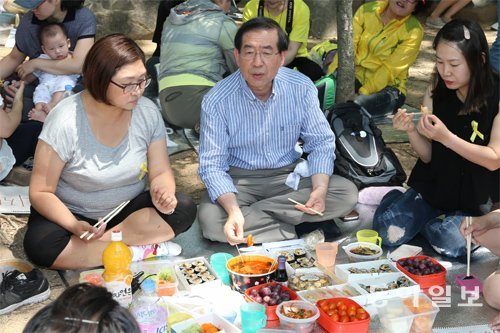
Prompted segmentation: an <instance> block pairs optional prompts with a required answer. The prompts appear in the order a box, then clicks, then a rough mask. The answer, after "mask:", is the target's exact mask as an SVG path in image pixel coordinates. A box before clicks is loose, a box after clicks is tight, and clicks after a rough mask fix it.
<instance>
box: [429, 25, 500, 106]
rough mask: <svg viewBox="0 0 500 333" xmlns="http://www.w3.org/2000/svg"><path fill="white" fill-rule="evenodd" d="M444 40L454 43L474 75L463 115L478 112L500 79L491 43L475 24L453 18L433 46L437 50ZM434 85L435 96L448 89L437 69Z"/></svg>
mask: <svg viewBox="0 0 500 333" xmlns="http://www.w3.org/2000/svg"><path fill="white" fill-rule="evenodd" d="M442 41H448V42H452V43H454V44H455V45H456V46H457V47H458V48H459V49H460V51H461V52H462V54H463V56H464V58H465V61H466V62H467V66H468V67H469V72H470V74H471V75H470V80H469V90H468V92H467V97H466V98H465V102H464V108H463V110H462V111H461V112H463V113H469V112H478V111H479V109H480V108H481V107H482V106H483V105H485V103H486V99H487V97H488V96H491V94H493V93H494V91H493V89H494V87H496V85H495V79H496V77H497V76H498V75H497V73H495V72H494V71H493V69H492V68H491V65H490V53H489V47H488V41H487V40H486V36H485V35H484V31H483V29H482V28H481V26H480V25H479V24H478V23H477V22H475V21H470V20H464V19H454V20H451V21H450V22H448V23H446V24H445V25H444V26H443V27H442V28H441V30H439V31H438V33H437V35H436V37H435V38H434V42H433V43H432V47H433V48H434V50H436V48H437V46H438V44H439V43H440V42H442ZM433 83H434V85H433V87H434V88H433V90H432V93H434V92H435V91H436V90H437V89H438V88H442V87H444V86H445V84H444V81H443V79H442V78H441V76H440V75H439V73H438V72H437V69H435V71H434V74H433Z"/></svg>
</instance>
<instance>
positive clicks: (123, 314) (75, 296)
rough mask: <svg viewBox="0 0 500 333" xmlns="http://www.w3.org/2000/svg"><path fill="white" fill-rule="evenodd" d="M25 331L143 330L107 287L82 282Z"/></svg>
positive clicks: (94, 332)
mask: <svg viewBox="0 0 500 333" xmlns="http://www.w3.org/2000/svg"><path fill="white" fill-rule="evenodd" d="M23 332H24V333H28V332H37V333H40V332H41V333H43V332H51V333H59V332H60V333H63V332H64V333H98V332H99V333H100V332H119V333H128V332H137V333H138V332H140V329H139V325H138V324H137V321H136V320H135V318H134V316H133V315H132V314H131V313H130V312H129V311H128V310H127V309H126V308H124V307H122V306H121V305H120V304H119V303H118V302H117V301H116V300H114V299H113V296H112V294H111V293H110V292H109V291H108V290H107V289H106V288H103V287H98V286H94V285H91V284H89V283H81V284H77V285H74V286H71V287H69V288H68V289H66V290H65V291H64V292H63V293H62V294H61V295H60V296H59V297H58V298H57V299H56V300H55V301H54V302H53V303H51V304H49V305H47V306H45V307H44V308H43V309H41V310H40V311H38V312H37V313H36V314H35V315H34V316H33V318H31V319H30V320H29V321H28V323H27V324H26V327H24V330H23Z"/></svg>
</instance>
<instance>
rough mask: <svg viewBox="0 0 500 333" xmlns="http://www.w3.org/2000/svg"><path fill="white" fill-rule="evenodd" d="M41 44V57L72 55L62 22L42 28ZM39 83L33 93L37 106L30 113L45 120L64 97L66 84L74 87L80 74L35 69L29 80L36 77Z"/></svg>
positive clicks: (30, 116) (53, 58) (31, 115)
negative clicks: (51, 72) (62, 73)
mask: <svg viewBox="0 0 500 333" xmlns="http://www.w3.org/2000/svg"><path fill="white" fill-rule="evenodd" d="M40 44H41V45H42V51H43V52H44V54H41V55H40V56H39V58H40V59H52V60H63V59H66V58H67V57H71V53H70V51H69V48H70V46H71V42H70V40H69V38H68V36H67V34H66V32H65V31H64V26H63V25H62V24H60V23H50V24H48V25H45V26H43V27H42V28H41V29H40ZM35 76H36V77H38V79H39V81H40V82H39V84H38V86H37V87H36V89H35V92H34V93H33V103H34V104H35V107H34V108H33V109H32V110H31V111H30V112H29V113H28V117H29V119H31V120H38V121H40V122H44V121H45V118H46V117H47V114H48V113H49V112H50V110H52V108H54V106H55V105H56V104H57V103H59V101H60V100H61V99H62V98H63V94H64V90H65V86H67V85H69V86H71V87H72V88H73V87H74V86H75V85H76V81H77V80H78V77H79V76H80V75H77V74H73V75H58V74H50V73H47V72H42V71H35V72H33V75H31V76H30V78H29V80H28V82H30V81H34V80H35V79H36V77H35Z"/></svg>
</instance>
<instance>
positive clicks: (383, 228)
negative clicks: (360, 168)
mask: <svg viewBox="0 0 500 333" xmlns="http://www.w3.org/2000/svg"><path fill="white" fill-rule="evenodd" d="M403 195H404V193H403V192H401V191H399V190H392V191H390V192H388V193H387V194H386V195H385V196H384V198H383V199H382V201H381V203H380V205H379V207H378V208H377V210H376V211H375V214H374V216H373V229H374V230H376V231H377V232H378V233H379V235H380V237H381V238H382V243H383V244H384V245H388V246H399V245H401V244H403V243H406V242H407V241H408V240H410V239H411V238H413V235H410V234H413V232H410V231H409V230H407V228H408V227H409V226H411V225H412V224H413V223H412V220H413V218H412V217H411V214H409V212H407V211H406V209H404V205H403V204H402V203H401V202H399V201H400V199H401V198H403Z"/></svg>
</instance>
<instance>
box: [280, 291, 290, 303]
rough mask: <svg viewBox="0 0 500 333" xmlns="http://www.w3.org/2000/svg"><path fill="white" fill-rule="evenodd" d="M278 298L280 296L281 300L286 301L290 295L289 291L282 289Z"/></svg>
mask: <svg viewBox="0 0 500 333" xmlns="http://www.w3.org/2000/svg"><path fill="white" fill-rule="evenodd" d="M280 298H281V301H282V302H286V301H289V300H290V298H291V296H290V293H289V292H288V291H284V292H282V293H281V296H280Z"/></svg>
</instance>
